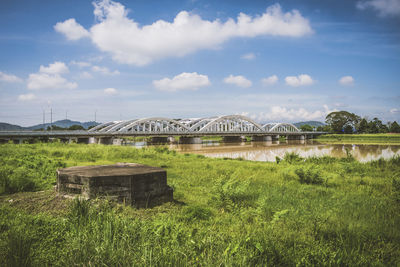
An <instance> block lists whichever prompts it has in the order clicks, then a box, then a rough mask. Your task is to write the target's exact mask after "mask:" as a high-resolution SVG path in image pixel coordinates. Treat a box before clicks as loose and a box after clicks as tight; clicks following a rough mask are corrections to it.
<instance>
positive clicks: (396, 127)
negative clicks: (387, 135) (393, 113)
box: [389, 121, 400, 133]
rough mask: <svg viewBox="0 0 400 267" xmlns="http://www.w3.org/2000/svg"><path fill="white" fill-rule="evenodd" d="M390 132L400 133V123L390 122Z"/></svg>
mask: <svg viewBox="0 0 400 267" xmlns="http://www.w3.org/2000/svg"><path fill="white" fill-rule="evenodd" d="M389 132H391V133H400V125H399V124H398V123H397V122H396V121H394V122H393V123H391V124H390V127H389Z"/></svg>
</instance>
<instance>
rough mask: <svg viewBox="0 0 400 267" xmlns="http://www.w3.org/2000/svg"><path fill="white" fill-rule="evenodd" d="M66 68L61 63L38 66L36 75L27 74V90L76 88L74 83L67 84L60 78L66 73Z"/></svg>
mask: <svg viewBox="0 0 400 267" xmlns="http://www.w3.org/2000/svg"><path fill="white" fill-rule="evenodd" d="M68 71H69V70H68V67H67V66H66V65H65V63H63V62H58V61H56V62H54V63H52V64H49V66H48V67H45V66H42V65H41V66H40V69H39V72H38V73H32V74H29V78H28V84H27V87H28V89H33V90H36V89H73V88H76V87H78V84H77V83H75V82H69V81H68V80H67V79H65V78H64V77H62V76H61V74H63V73H67V72H68Z"/></svg>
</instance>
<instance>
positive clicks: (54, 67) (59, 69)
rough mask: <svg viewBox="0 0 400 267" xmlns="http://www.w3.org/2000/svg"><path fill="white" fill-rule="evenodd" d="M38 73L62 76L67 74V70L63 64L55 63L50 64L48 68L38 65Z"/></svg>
mask: <svg viewBox="0 0 400 267" xmlns="http://www.w3.org/2000/svg"><path fill="white" fill-rule="evenodd" d="M39 72H41V73H47V74H63V73H68V72H69V69H68V67H67V65H65V63H64V62H60V61H56V62H54V63H52V64H49V66H48V67H45V66H43V65H40V69H39Z"/></svg>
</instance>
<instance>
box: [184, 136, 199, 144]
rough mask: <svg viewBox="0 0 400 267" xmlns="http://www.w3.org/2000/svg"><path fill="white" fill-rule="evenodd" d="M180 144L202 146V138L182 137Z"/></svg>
mask: <svg viewBox="0 0 400 267" xmlns="http://www.w3.org/2000/svg"><path fill="white" fill-rule="evenodd" d="M179 143H180V144H201V143H202V141H201V138H200V137H187V136H181V137H179Z"/></svg>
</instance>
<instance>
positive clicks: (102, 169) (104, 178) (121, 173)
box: [57, 163, 173, 208]
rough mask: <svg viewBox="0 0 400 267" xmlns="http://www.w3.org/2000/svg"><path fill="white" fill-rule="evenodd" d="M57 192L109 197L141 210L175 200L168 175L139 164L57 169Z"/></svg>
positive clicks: (157, 169)
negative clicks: (168, 181) (168, 182)
mask: <svg viewBox="0 0 400 267" xmlns="http://www.w3.org/2000/svg"><path fill="white" fill-rule="evenodd" d="M57 191H58V192H59V193H61V194H67V195H75V194H80V195H82V196H83V197H85V198H88V199H91V198H95V197H99V196H107V197H110V198H112V199H115V200H117V201H120V202H124V203H126V204H130V205H133V206H135V207H137V208H146V207H152V206H155V205H159V204H161V203H164V202H168V201H172V200H173V190H172V188H171V187H169V186H168V185H167V172H166V171H165V170H164V169H162V168H158V167H151V166H147V165H142V164H136V163H117V164H114V165H98V166H78V167H70V168H65V169H59V170H57Z"/></svg>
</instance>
